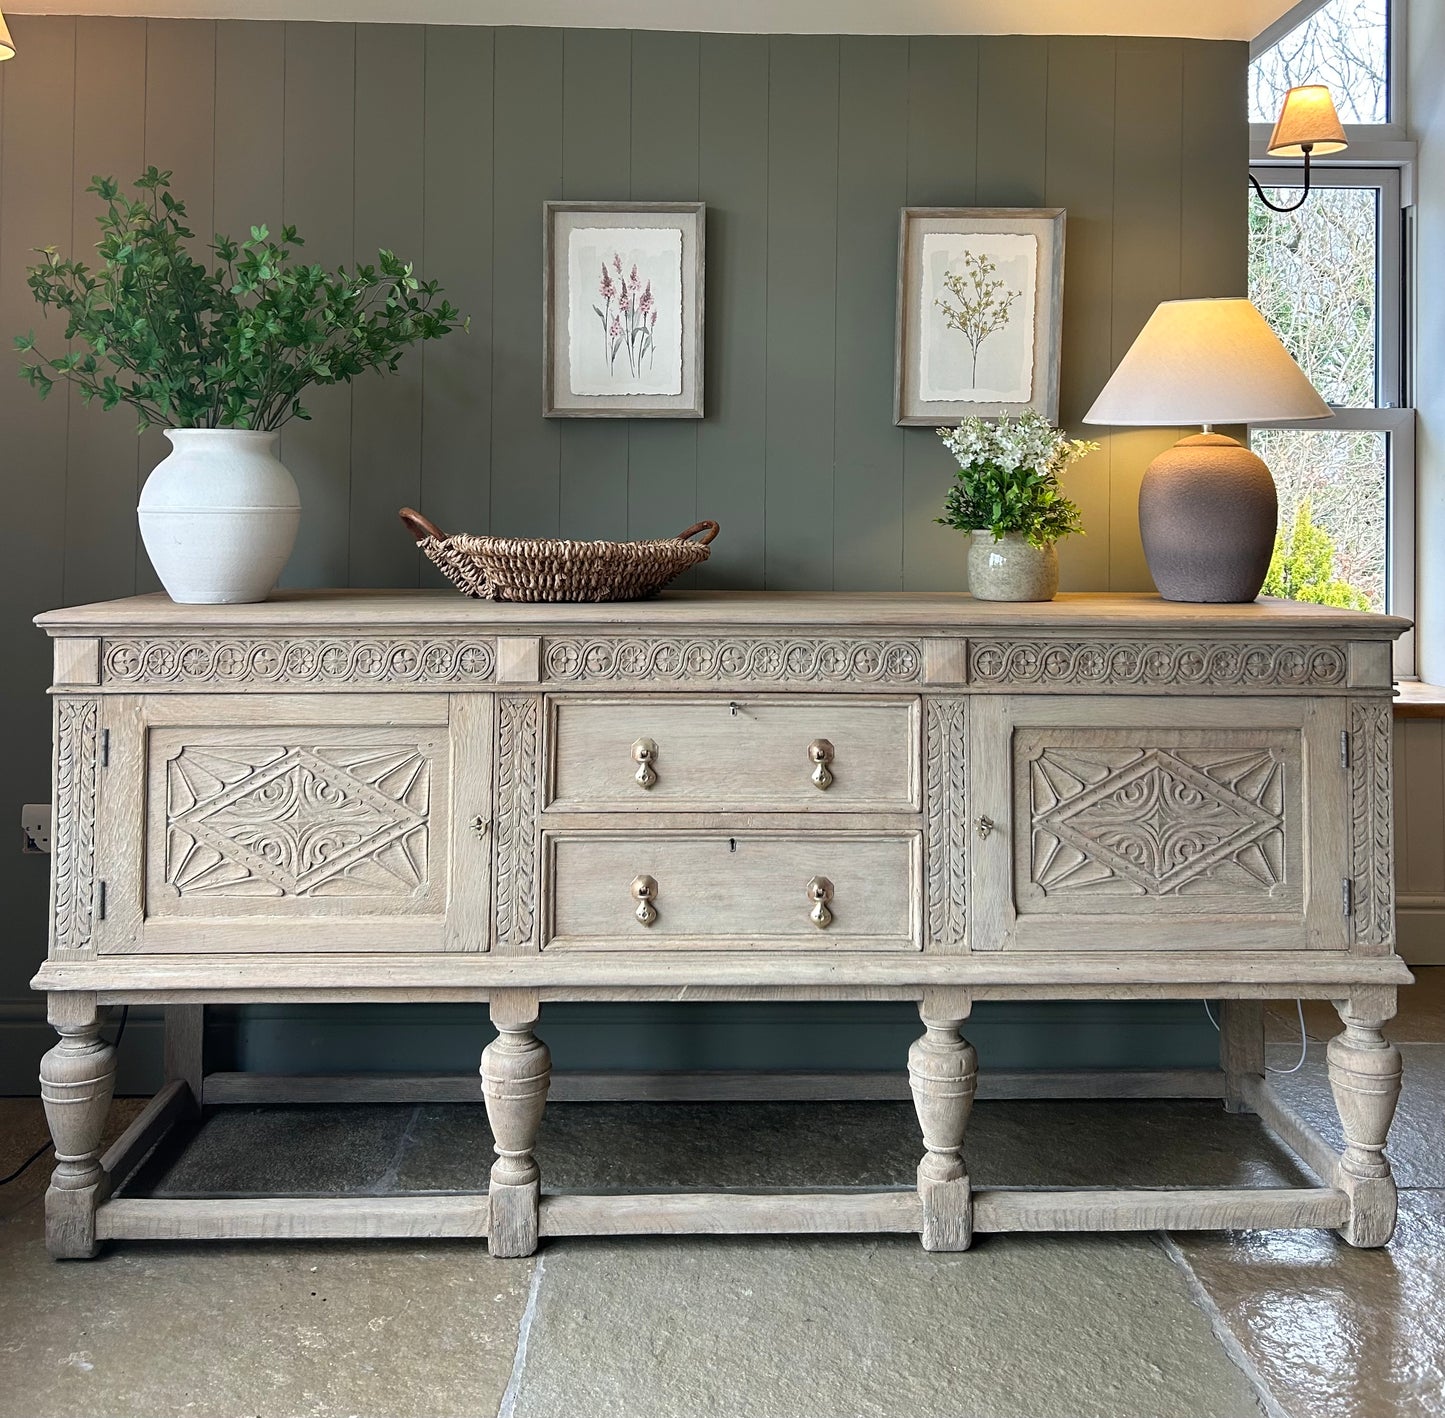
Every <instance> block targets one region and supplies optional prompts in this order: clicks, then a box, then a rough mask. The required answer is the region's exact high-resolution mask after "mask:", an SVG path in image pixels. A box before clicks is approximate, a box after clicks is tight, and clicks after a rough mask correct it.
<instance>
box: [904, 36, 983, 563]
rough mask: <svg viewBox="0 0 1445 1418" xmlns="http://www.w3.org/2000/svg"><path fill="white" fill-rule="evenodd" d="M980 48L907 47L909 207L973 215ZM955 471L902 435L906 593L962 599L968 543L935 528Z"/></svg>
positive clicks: (961, 39) (927, 437)
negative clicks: (948, 594) (954, 594)
mask: <svg viewBox="0 0 1445 1418" xmlns="http://www.w3.org/2000/svg"><path fill="white" fill-rule="evenodd" d="M978 45H979V42H978V40H976V39H972V38H969V37H967V36H956V35H949V36H946V37H943V38H940V37H937V36H927V37H925V36H917V37H915V38H913V39H910V40H909V42H908V150H907V172H908V205H909V206H911V207H971V206H973V205H975V203H976V201H977V178H978V103H979V92H978V82H979V80H978ZM953 467H954V464H953V461H952V459H950V458H949V456H948V452H947V450H946V449H945V448H943V447H942V445H941V444H940V443H939V441H938V439H937V438H936V437H935V436H934V433H933V430H932V429H929V428H908V429H904V431H903V587H904V589H905V590H908V591H960V590H962V589H963V588H964V585H965V584H966V581H967V574H966V572H965V570H964V558H965V556H966V555H967V543H966V540H965V538H963V537H961V536H960V535H959V534H958V533H957V532H955V531H953V530H952V529H951V528H948V527H940V526H938V525H936V524H935V522H934V520H933V519H934V518H935V517H937V516H938V514H939V512H940V511H941V510H942V507H943V498H944V494H945V493H946V492H947V490H948V484H949V480H950V479H951V477H952V470H953Z"/></svg>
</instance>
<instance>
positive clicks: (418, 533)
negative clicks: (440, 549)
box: [396, 507, 447, 542]
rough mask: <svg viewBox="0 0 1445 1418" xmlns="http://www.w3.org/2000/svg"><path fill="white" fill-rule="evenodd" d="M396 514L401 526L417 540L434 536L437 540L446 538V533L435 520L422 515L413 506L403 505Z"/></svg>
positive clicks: (440, 540) (441, 540)
mask: <svg viewBox="0 0 1445 1418" xmlns="http://www.w3.org/2000/svg"><path fill="white" fill-rule="evenodd" d="M396 515H397V516H398V517H400V518H401V524H402V526H403V527H405V528H406V529H407V531H408V532H410V533H411V534H412V536H414V537H415V538H416V539H417V541H419V542H424V541H425V540H426V539H427V538H428V537H435V538H436V539H437V541H439V542H444V541H446V539H447V534H446V533H445V532H444V531H442V529H441V528H440V527H438V526H437V524H436V523H435V522H433V521H432V520H431V519H430V518H428V517H423V516H422V515H421V513H420V512H418V511H417V510H416V508H414V507H403V508H402V509H401V511H400V512H398V513H397V514H396Z"/></svg>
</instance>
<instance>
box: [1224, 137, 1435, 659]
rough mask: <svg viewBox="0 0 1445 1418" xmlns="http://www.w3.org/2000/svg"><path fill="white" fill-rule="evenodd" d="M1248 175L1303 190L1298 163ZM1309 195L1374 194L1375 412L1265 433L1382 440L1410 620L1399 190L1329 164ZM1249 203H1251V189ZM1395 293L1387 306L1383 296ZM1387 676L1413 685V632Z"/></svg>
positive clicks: (1372, 173)
mask: <svg viewBox="0 0 1445 1418" xmlns="http://www.w3.org/2000/svg"><path fill="white" fill-rule="evenodd" d="M1250 171H1251V173H1252V174H1253V175H1254V176H1255V177H1256V178H1258V179H1259V181H1260V183H1261V184H1262V185H1263V186H1265V187H1267V188H1269V187H1303V185H1304V169H1303V168H1302V166H1301V165H1300V164H1299V163H1298V162H1291V163H1277V162H1271V163H1256V164H1254V165H1253V166H1252V167H1251V169H1250ZM1310 186H1311V190H1312V191H1313V190H1317V189H1319V188H1321V187H1372V188H1375V189H1377V190H1378V191H1379V193H1380V206H1379V229H1378V237H1377V240H1376V243H1375V261H1376V267H1375V281H1376V290H1377V291H1378V292H1379V300H1378V302H1377V305H1376V325H1375V401H1376V402H1375V407H1373V408H1346V407H1343V406H1339V405H1331V406H1330V409H1331V413H1330V417H1329V418H1328V419H1311V420H1306V421H1302V422H1289V423H1279V424H1270V425H1269V427H1271V428H1302V429H1317V430H1320V431H1325V430H1327V429H1331V428H1335V429H1340V430H1341V431H1348V430H1355V429H1358V430H1361V431H1370V432H1381V433H1384V434H1386V435H1387V438H1386V459H1387V461H1386V481H1385V498H1386V504H1385V505H1386V517H1387V528H1388V539H1387V547H1386V553H1387V557H1388V560H1387V563H1386V577H1387V584H1388V587H1389V598H1390V612H1391V614H1392V615H1402V616H1408V617H1409V618H1410V619H1411V620H1413V619H1414V616H1415V410H1414V409H1413V408H1410V407H1408V406H1407V405H1406V404H1405V396H1406V390H1407V388H1408V382H1407V370H1406V367H1405V355H1404V352H1405V333H1406V332H1405V311H1406V292H1405V266H1404V258H1405V212H1404V206H1403V199H1402V193H1403V191H1404V184H1403V183H1402V180H1401V173H1400V170H1399V169H1398V168H1397V167H1393V166H1380V167H1374V168H1366V167H1361V166H1351V167H1345V166H1343V165H1340V164H1337V163H1332V162H1320V163H1316V164H1315V165H1314V168H1313V171H1312V173H1311V177H1310ZM1250 200H1251V201H1257V200H1258V199H1257V198H1256V197H1255V196H1254V194H1253V190H1252V189H1251V195H1250ZM1391 291H1393V292H1395V297H1394V298H1393V299H1391V298H1389V296H1388V293H1389V292H1391ZM1395 674H1396V676H1397V678H1400V679H1412V678H1414V677H1415V632H1414V631H1413V630H1412V631H1410V632H1409V633H1407V634H1406V635H1403V636H1401V637H1400V639H1399V640H1397V641H1396V642H1395Z"/></svg>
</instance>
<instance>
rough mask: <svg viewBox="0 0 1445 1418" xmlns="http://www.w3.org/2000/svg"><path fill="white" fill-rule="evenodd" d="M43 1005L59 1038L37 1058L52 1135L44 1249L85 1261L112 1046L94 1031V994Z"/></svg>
mask: <svg viewBox="0 0 1445 1418" xmlns="http://www.w3.org/2000/svg"><path fill="white" fill-rule="evenodd" d="M49 1004H50V1022H51V1024H52V1025H53V1026H54V1027H55V1030H56V1032H57V1033H58V1034H59V1035H60V1042H59V1043H58V1044H57V1045H56V1046H55V1047H54V1048H53V1049H51V1050H50V1052H49V1053H48V1054H46V1055H45V1057H44V1058H42V1059H41V1060H40V1097H41V1100H42V1102H43V1103H44V1104H45V1117H46V1121H47V1122H48V1123H49V1124H50V1136H51V1137H52V1138H53V1139H54V1141H55V1171H54V1172H53V1173H52V1174H51V1177H50V1189H49V1190H48V1191H47V1192H46V1193H45V1247H46V1249H47V1250H48V1251H49V1252H50V1254H51V1255H52V1256H54V1257H55V1258H56V1259H57V1260H88V1259H89V1258H90V1257H91V1256H93V1255H94V1254H95V1253H96V1250H97V1249H98V1247H97V1245H96V1240H95V1209H96V1207H97V1206H98V1205H99V1204H100V1202H101V1201H102V1200H103V1195H102V1189H103V1183H104V1180H105V1174H104V1172H103V1171H102V1170H101V1166H100V1140H101V1135H102V1133H103V1131H104V1129H105V1119H106V1115H107V1114H108V1113H109V1111H110V1099H111V1094H112V1093H114V1092H115V1050H114V1049H113V1048H112V1047H111V1046H110V1045H109V1044H108V1043H106V1042H105V1040H104V1039H102V1038H101V1037H100V1019H99V1017H98V1014H97V1011H96V1004H95V996H94V995H91V994H52V995H51V996H50V1000H49Z"/></svg>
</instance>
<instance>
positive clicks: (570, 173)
mask: <svg viewBox="0 0 1445 1418" xmlns="http://www.w3.org/2000/svg"><path fill="white" fill-rule="evenodd" d="M631 75H632V34H631V31H629V30H568V31H567V32H566V33H565V34H564V35H563V37H562V194H561V195H562V196H563V197H566V198H569V199H571V200H573V201H599V202H616V201H619V200H622V199H624V198H625V197H626V195H627V194H628V193H629V192H630V191H631V190H632V82H631ZM601 274H602V273H601V272H600V271H599V272H598V273H597V279H598V280H599V281H600V280H601ZM631 431H632V422H631V420H629V419H563V420H561V421H560V422H559V424H558V428H557V432H558V435H559V437H560V440H561V460H562V473H561V477H562V492H561V509H562V511H561V527H560V530H561V533H562V535H563V536H564V537H581V538H583V539H586V538H589V537H592V538H595V537H606V538H625V537H626V536H627V478H628V439H629V435H630V434H631Z"/></svg>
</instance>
